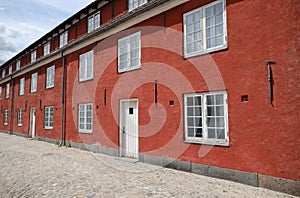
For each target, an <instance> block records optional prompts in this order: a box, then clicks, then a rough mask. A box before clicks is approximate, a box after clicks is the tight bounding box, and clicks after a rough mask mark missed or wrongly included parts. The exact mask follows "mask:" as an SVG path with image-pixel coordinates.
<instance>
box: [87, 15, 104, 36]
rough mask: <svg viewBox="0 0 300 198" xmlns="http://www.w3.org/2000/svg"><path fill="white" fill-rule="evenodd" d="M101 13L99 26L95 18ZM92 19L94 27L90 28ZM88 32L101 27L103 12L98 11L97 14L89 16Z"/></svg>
mask: <svg viewBox="0 0 300 198" xmlns="http://www.w3.org/2000/svg"><path fill="white" fill-rule="evenodd" d="M97 15H99V24H97V26H95V24H96V21H95V18H96V16H97ZM90 19H91V20H92V23H93V24H92V28H91V29H90ZM87 23H88V24H87V29H88V30H87V32H88V33H90V32H93V31H94V30H96V29H98V28H100V27H101V12H100V11H99V12H96V13H95V14H92V15H91V16H89V17H88V20H87Z"/></svg>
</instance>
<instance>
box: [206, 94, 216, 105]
mask: <svg viewBox="0 0 300 198" xmlns="http://www.w3.org/2000/svg"><path fill="white" fill-rule="evenodd" d="M206 104H207V105H214V96H213V95H208V96H206Z"/></svg>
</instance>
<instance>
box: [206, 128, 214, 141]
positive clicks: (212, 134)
mask: <svg viewBox="0 0 300 198" xmlns="http://www.w3.org/2000/svg"><path fill="white" fill-rule="evenodd" d="M207 137H208V138H209V139H215V138H216V134H215V129H208V133H207Z"/></svg>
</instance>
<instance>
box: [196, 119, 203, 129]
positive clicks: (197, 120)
mask: <svg viewBox="0 0 300 198" xmlns="http://www.w3.org/2000/svg"><path fill="white" fill-rule="evenodd" d="M195 126H198V127H202V118H195Z"/></svg>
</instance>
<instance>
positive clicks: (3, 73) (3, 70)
mask: <svg viewBox="0 0 300 198" xmlns="http://www.w3.org/2000/svg"><path fill="white" fill-rule="evenodd" d="M4 77H5V68H4V69H2V78H4Z"/></svg>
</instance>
